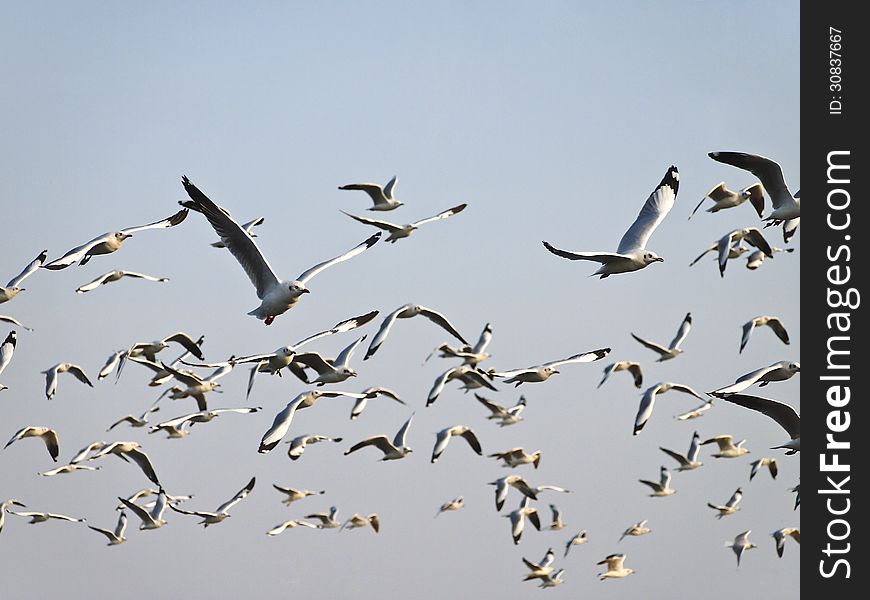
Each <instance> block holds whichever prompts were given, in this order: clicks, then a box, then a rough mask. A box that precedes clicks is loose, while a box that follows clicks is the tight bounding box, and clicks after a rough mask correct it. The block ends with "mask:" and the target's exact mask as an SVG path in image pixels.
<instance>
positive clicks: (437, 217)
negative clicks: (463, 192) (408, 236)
mask: <svg viewBox="0 0 870 600" xmlns="http://www.w3.org/2000/svg"><path fill="white" fill-rule="evenodd" d="M466 206H467V205H466V204H460V205H459V206H454V207H453V208H448V209H447V210H445V211H443V212H440V213H438V214H437V215H434V216H432V217H427V218H425V219H421V220H419V221H414V222H413V223H411V226H412V227H419V226H420V225H423V224H424V223H431V222H432V221H438V220H440V219H446V218H447V217H452V216H453V215H455V214H458V213H461V212H462V211H463V210H465V207H466Z"/></svg>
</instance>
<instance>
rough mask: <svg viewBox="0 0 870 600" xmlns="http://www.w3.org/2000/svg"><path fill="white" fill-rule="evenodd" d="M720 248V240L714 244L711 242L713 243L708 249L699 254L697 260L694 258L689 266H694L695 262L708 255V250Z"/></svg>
mask: <svg viewBox="0 0 870 600" xmlns="http://www.w3.org/2000/svg"><path fill="white" fill-rule="evenodd" d="M718 248H719V242H716V243H714V244H711V245H710V246H709V247H708V248H707V249H706V250H704V251H703V252H701V254H699V255H698V257H697V258H696V259H695V260H693V261H692V262H690V263H689V266H690V267H692V266H694V265H695V263H696V262H698V261H699V260H701V259H702V258H704V257H705V256H706V255H707V253H708V252H713V251H715V250H717V249H718Z"/></svg>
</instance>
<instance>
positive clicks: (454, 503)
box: [435, 496, 465, 517]
mask: <svg viewBox="0 0 870 600" xmlns="http://www.w3.org/2000/svg"><path fill="white" fill-rule="evenodd" d="M463 506H465V498H463V497H462V496H456V497H455V498H454V499H453V500H451V501H450V502H445V503H444V504H442V505H441V508H439V509H438V512H437V513H435V516H436V517H437V516H438V515H440V514H441V513H444V512H448V511H453V510H459V509H460V508H462V507H463Z"/></svg>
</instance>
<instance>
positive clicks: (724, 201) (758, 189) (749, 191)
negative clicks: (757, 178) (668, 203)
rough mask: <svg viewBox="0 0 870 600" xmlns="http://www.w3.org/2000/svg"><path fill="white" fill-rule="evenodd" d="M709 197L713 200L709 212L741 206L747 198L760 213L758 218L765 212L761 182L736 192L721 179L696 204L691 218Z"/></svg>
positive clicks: (690, 216)
mask: <svg viewBox="0 0 870 600" xmlns="http://www.w3.org/2000/svg"><path fill="white" fill-rule="evenodd" d="M707 198H710V199H711V200H712V201H713V206H711V207H710V208H708V209H707V212H708V213H715V212H719V211H720V210H724V209H726V208H734V207H735V206H740V205H741V204H743V203H744V202H746V201H747V200H749V203H750V204H752V208H754V209H755V212H757V213H758V218H761V214H762V213H763V212H764V188H763V187H762V185H761V184H760V183H754V184H752V185H750V186H749V187H745V188H743V189H742V190H740V191H739V192H735V191H733V190H729V189H728V188H727V187H726V186H725V182H724V181H720V182H719V183H718V184H717V185H716V187H714V188H713V189H712V190H710V191H709V192H707V194H706V195H705V196H704V197H703V198H701V201H700V202H698V206H696V207H695V210H693V211H692V214H691V215H689V218H690V219H691V218H692V217H694V216H695V213H696V212H698V209H699V208H701V205H702V204H704V200H706V199H707Z"/></svg>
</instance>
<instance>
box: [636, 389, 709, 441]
mask: <svg viewBox="0 0 870 600" xmlns="http://www.w3.org/2000/svg"><path fill="white" fill-rule="evenodd" d="M670 390H675V391H677V392H683V393H684V394H689V395H692V396H694V397H695V398H697V399H698V400H704V399H705V398H704V396H702V395H701V394H699V393H698V392H696V391H695V390H693V389H692V388H690V387H689V386H687V385H683V384H681V383H671V382H662V383H657V384H655V385H654V386H652V387H650V388H647V390H646V391H645V392H644V393H643V396H642V397H641V399H640V405H639V406H638V408H637V415H636V416H635V418H634V431H633V432H632V433H633V435H638V434H639V433H640V432H641V430H642V429H643V428H644V426H645V425H646V424H647V421H649V418H650V417H651V416H652V412H653V407H654V406H655V402H656V396H658V394H664V393H665V392H669V391H670Z"/></svg>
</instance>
